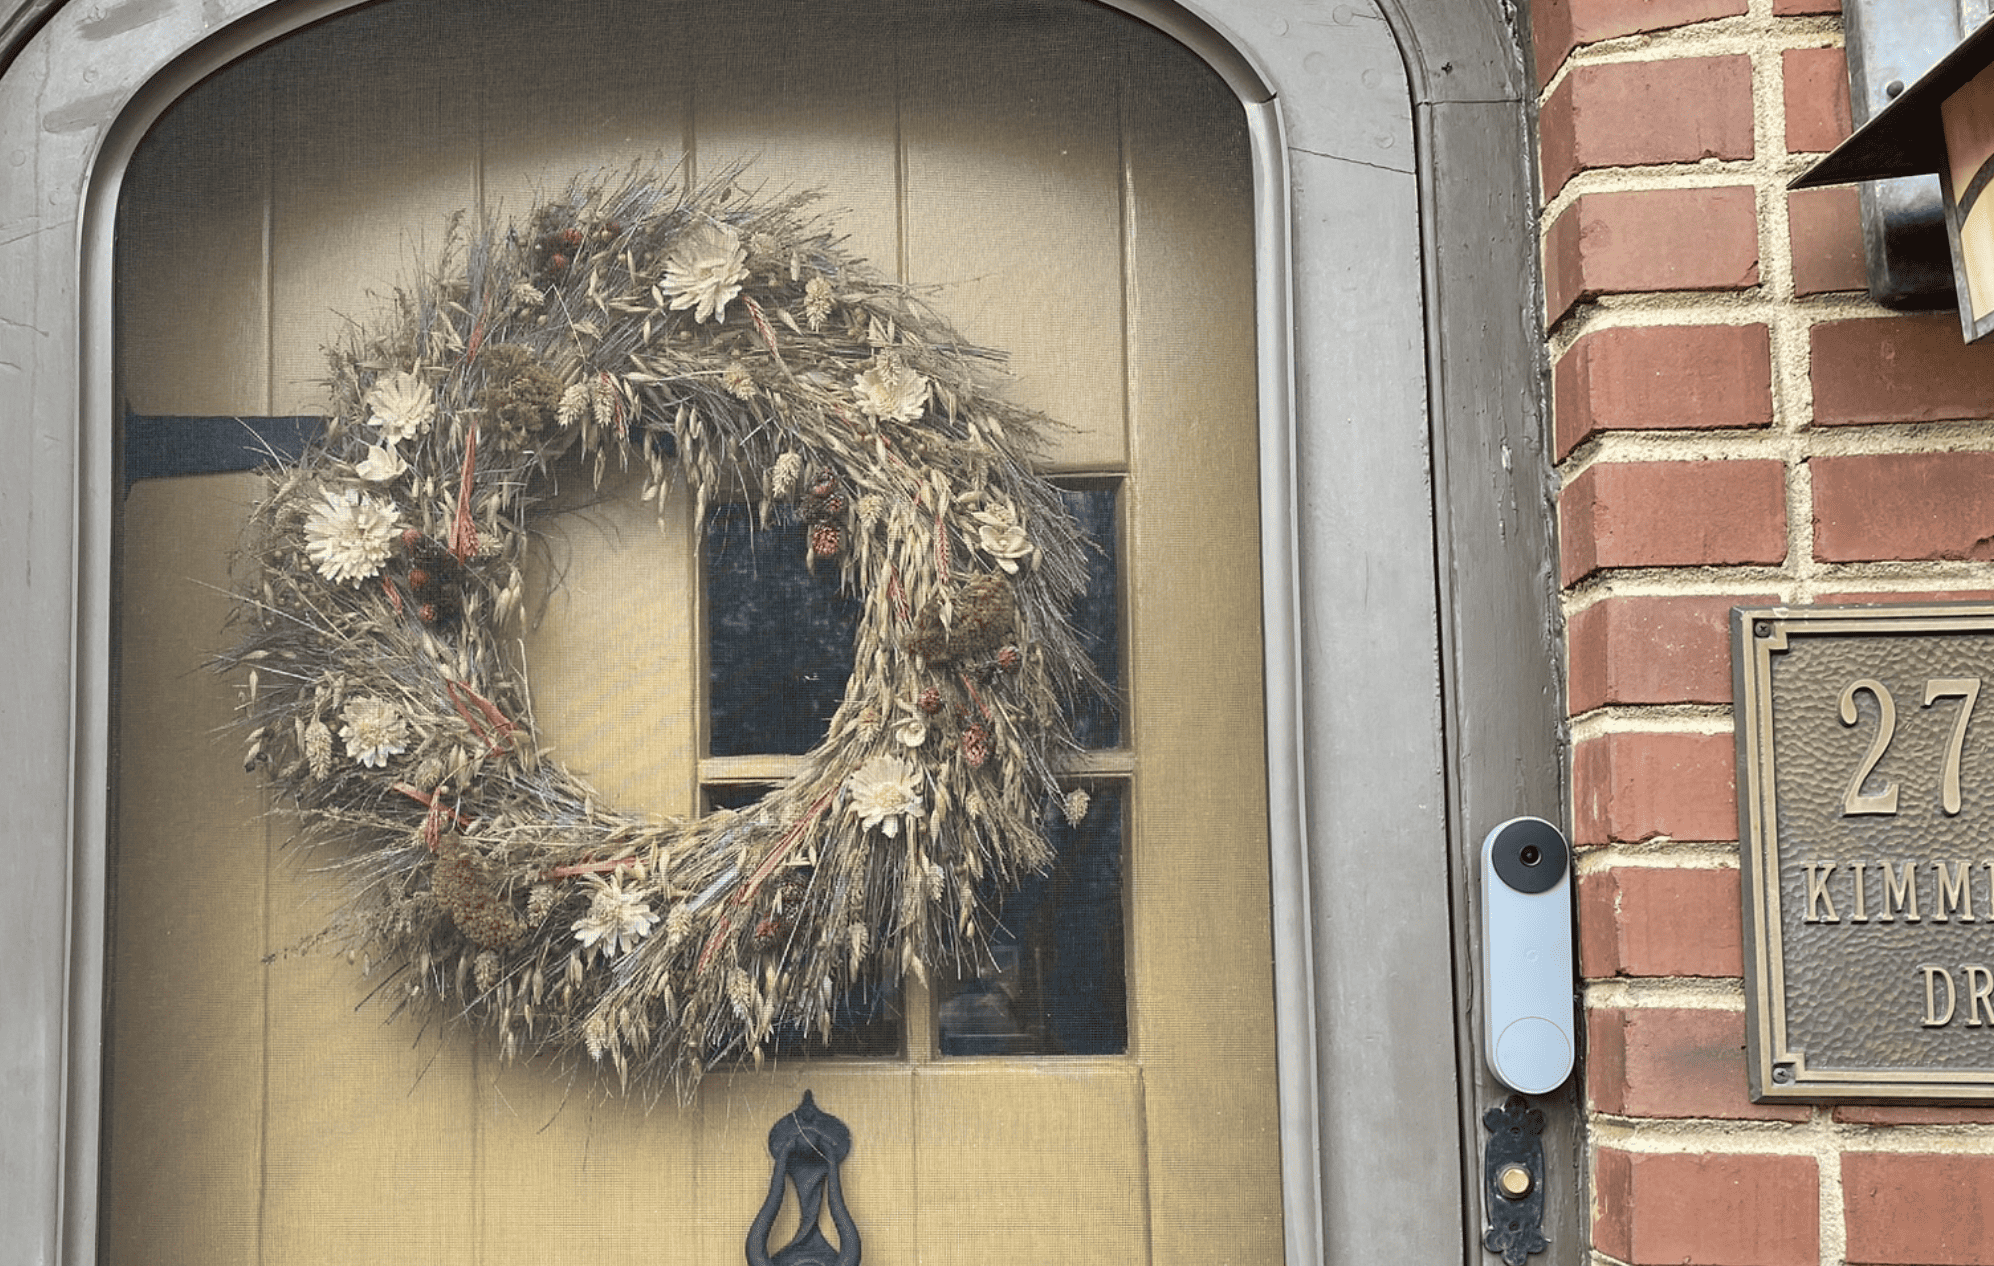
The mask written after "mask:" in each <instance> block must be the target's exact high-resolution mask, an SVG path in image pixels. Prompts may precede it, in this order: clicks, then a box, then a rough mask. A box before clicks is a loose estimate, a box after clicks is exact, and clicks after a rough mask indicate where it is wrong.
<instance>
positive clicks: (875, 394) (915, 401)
mask: <svg viewBox="0 0 1994 1266" xmlns="http://www.w3.org/2000/svg"><path fill="white" fill-rule="evenodd" d="M852 391H853V392H854V393H855V394H856V395H857V396H858V402H859V408H860V409H861V410H863V411H864V412H865V413H866V414H867V415H869V416H871V417H875V418H878V419H880V420H881V421H886V420H889V419H890V420H892V421H895V422H914V421H917V420H919V418H920V416H921V415H922V414H923V413H925V412H926V411H927V408H928V391H929V383H928V380H927V379H926V378H924V377H922V376H921V375H920V374H917V373H915V372H914V371H913V370H911V369H909V368H907V367H906V366H905V365H903V364H901V363H900V359H899V358H898V357H896V356H891V355H887V356H875V357H873V359H872V362H871V363H870V364H868V365H867V366H866V367H865V368H864V369H863V370H861V371H860V372H859V375H858V377H856V378H854V379H852Z"/></svg>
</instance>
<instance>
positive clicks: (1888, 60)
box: [1803, 0, 1990, 308]
mask: <svg viewBox="0 0 1994 1266" xmlns="http://www.w3.org/2000/svg"><path fill="white" fill-rule="evenodd" d="M1989 3H1990V0H1843V5H1842V13H1843V30H1844V34H1845V40H1846V46H1847V53H1848V63H1849V112H1850V114H1851V116H1852V117H1853V119H1854V122H1855V125H1856V128H1857V129H1858V132H1860V131H1861V130H1863V129H1864V128H1865V126H1866V125H1867V124H1869V123H1870V122H1871V121H1872V120H1874V119H1875V118H1876V117H1877V116H1878V115H1880V114H1882V113H1883V111H1884V110H1885V109H1886V108H1888V107H1890V106H1891V105H1892V104H1893V103H1894V102H1895V101H1896V100H1897V99H1898V97H1900V96H1901V95H1902V94H1903V93H1904V91H1905V89H1906V88H1908V87H1909V86H1910V85H1911V84H1913V83H1915V82H1917V80H1918V78H1919V76H1921V75H1923V74H1924V73H1925V72H1926V71H1928V70H1929V69H1931V68H1932V67H1933V66H1935V65H1937V64H1938V63H1939V62H1940V61H1942V60H1943V59H1945V57H1946V55H1947V54H1948V53H1951V52H1952V51H1953V49H1954V47H1955V46H1956V45H1958V44H1959V42H1960V39H1961V38H1962V37H1963V36H1965V35H1966V34H1968V33H1970V32H1972V31H1975V30H1977V29H1979V27H1980V26H1981V25H1982V24H1983V23H1984V22H1985V21H1986V20H1987V15H1988V8H1989ZM1837 152H1838V153H1839V152H1840V151H1837ZM1818 170H1819V169H1818V168H1817V169H1816V171H1818ZM1932 170H1934V169H1933V168H1930V167H1922V168H1920V169H1919V170H1918V173H1916V174H1906V175H1901V176H1896V177H1893V178H1890V179H1885V180H1871V181H1869V182H1868V183H1865V184H1864V185H1862V186H1861V188H1860V190H1859V197H1860V199H1861V207H1862V243H1863V261H1864V263H1865V265H1866V266H1867V269H1868V273H1869V295H1870V298H1872V299H1874V300H1875V301H1876V302H1878V303H1882V304H1887V305H1889V306H1890V307H1894V308H1949V307H1951V306H1952V305H1953V302H1954V282H1953V267H1952V253H1951V249H1950V247H1949V246H1948V245H1947V241H1946V220H1945V207H1944V202H1943V198H1942V196H1941V193H1940V189H1939V181H1938V178H1937V177H1936V176H1933V175H1929V174H1924V173H1928V172H1930V171H1932ZM1814 174H1815V173H1814V172H1809V173H1808V175H1807V176H1806V177H1804V178H1803V179H1806V180H1808V181H1809V183H1810V184H1811V183H1832V182H1826V181H1814V180H1813V176H1814Z"/></svg>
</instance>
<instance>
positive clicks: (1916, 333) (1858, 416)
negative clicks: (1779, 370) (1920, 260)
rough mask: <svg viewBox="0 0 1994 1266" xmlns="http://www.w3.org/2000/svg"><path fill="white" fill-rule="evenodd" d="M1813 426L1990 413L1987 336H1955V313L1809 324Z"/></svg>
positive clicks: (1993, 405) (1993, 355) (1991, 347)
mask: <svg viewBox="0 0 1994 1266" xmlns="http://www.w3.org/2000/svg"><path fill="white" fill-rule="evenodd" d="M1810 342H1811V344H1812V348H1813V357H1814V367H1813V376H1814V421H1815V424H1816V425H1821V426H1850V425H1860V424H1864V423H1876V422H1944V421H1952V420H1955V419H1960V418H1976V419H1977V418H1988V417H1994V341H1989V342H1984V343H1975V344H1973V345H1971V346H1968V345H1967V344H1965V343H1963V342H1961V341H1960V336H1959V318H1957V317H1955V316H1951V315H1946V316H1901V317H1884V318H1882V319H1879V320H1868V321H1828V322H1823V323H1822V324H1820V325H1817V326H1815V327H1814V329H1813V331H1812V333H1811V336H1810Z"/></svg>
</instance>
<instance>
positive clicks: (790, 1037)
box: [706, 785, 905, 1059]
mask: <svg viewBox="0 0 1994 1266" xmlns="http://www.w3.org/2000/svg"><path fill="white" fill-rule="evenodd" d="M768 791H769V788H767V787H760V786H743V785H732V786H712V787H708V788H707V789H706V803H707V804H708V805H709V806H711V807H712V808H715V809H745V808H747V807H748V806H750V805H752V804H754V803H755V802H756V801H758V800H760V799H761V798H762V797H763V796H764V795H766V794H767V793H768ZM904 1027H905V1026H903V1025H902V1024H901V1022H900V991H899V990H898V989H892V990H884V989H880V988H878V987H876V986H869V985H854V986H852V987H851V988H850V989H847V990H846V991H845V993H844V996H843V997H841V998H839V999H838V1000H837V1002H835V1003H834V1004H832V1007H831V1036H830V1038H829V1039H828V1040H826V1038H825V1037H824V1035H823V1034H822V1033H821V1032H819V1031H818V1030H816V1029H812V1030H810V1031H809V1032H807V1033H806V1032H804V1031H803V1030H802V1029H801V1028H797V1027H794V1026H792V1027H789V1028H780V1029H777V1030H776V1034H775V1040H774V1041H773V1042H771V1043H770V1046H769V1053H770V1054H772V1055H774V1056H776V1057H777V1058H783V1057H787V1058H790V1059H798V1058H802V1057H805V1056H820V1055H861V1056H869V1057H871V1058H874V1059H877V1058H880V1057H882V1056H884V1057H887V1058H891V1057H893V1056H895V1055H898V1054H900V1051H901V1034H902V1031H903V1029H904Z"/></svg>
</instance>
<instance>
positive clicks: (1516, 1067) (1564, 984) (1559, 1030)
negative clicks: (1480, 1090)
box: [1482, 818, 1578, 1095]
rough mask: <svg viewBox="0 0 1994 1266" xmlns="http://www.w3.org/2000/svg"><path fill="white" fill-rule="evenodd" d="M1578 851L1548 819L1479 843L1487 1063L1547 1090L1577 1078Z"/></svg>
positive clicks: (1517, 1081)
mask: <svg viewBox="0 0 1994 1266" xmlns="http://www.w3.org/2000/svg"><path fill="white" fill-rule="evenodd" d="M1571 894H1572V850H1571V848H1570V847H1569V846H1568V845H1567V844H1566V843H1565V837H1564V836H1563V835H1562V834H1560V833H1559V831H1558V828H1557V827H1555V826H1552V825H1551V824H1550V823H1549V822H1546V821H1545V820H1544V819H1542V818H1511V819H1510V820H1509V821H1507V822H1505V823H1503V824H1502V825H1501V826H1498V827H1497V828H1496V829H1495V830H1493V831H1490V832H1489V833H1488V838H1486V839H1484V840H1483V841H1482V1000H1483V1002H1482V1005H1483V1006H1484V1008H1486V1010H1485V1013H1484V1016H1483V1019H1484V1020H1485V1021H1486V1024H1485V1025H1484V1027H1483V1031H1484V1033H1485V1034H1486V1035H1487V1044H1488V1052H1487V1053H1488V1061H1489V1070H1490V1071H1491V1072H1493V1073H1494V1074H1495V1075H1496V1077H1497V1078H1498V1079H1499V1080H1501V1082H1502V1084H1503V1085H1505V1086H1508V1087H1509V1088H1510V1089H1511V1090H1515V1091H1520V1092H1521V1093H1523V1094H1527V1095H1541V1094H1546V1093H1549V1092H1550V1091H1553V1090H1556V1089H1557V1088H1558V1087H1559V1086H1561V1085H1563V1084H1564V1081H1565V1078H1567V1077H1569V1076H1571V1075H1572V1056H1573V1052H1574V1051H1576V1050H1577V1049H1578V1044H1577V1042H1576V1040H1575V1038H1574V1005H1573V1004H1574V995H1573V986H1572V895H1571Z"/></svg>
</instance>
